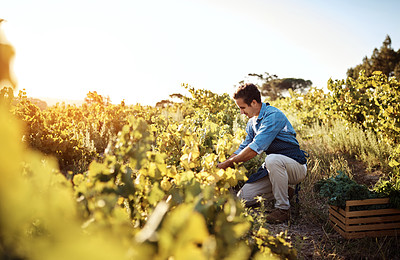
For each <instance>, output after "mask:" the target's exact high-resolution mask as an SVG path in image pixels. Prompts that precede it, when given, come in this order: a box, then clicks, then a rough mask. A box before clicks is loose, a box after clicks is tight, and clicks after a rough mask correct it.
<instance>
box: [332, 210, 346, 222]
mask: <svg viewBox="0 0 400 260" xmlns="http://www.w3.org/2000/svg"><path fill="white" fill-rule="evenodd" d="M329 214H332V215H333V216H335V217H336V218H337V219H338V220H339V221H340V222H342V223H346V218H345V216H344V215H342V214H340V213H339V212H337V211H336V210H333V209H331V208H329Z"/></svg>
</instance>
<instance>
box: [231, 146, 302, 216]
mask: <svg viewBox="0 0 400 260" xmlns="http://www.w3.org/2000/svg"><path fill="white" fill-rule="evenodd" d="M265 167H266V169H267V170H268V176H266V177H264V178H262V179H260V180H257V181H255V182H252V183H246V184H244V186H243V187H242V188H241V189H240V191H239V192H238V194H237V196H238V197H239V198H240V199H242V200H244V201H245V204H246V206H251V205H254V204H256V203H257V199H256V197H257V196H261V197H263V198H265V199H268V200H271V199H274V198H275V208H279V209H285V210H287V209H289V208H290V203H289V196H288V185H289V184H290V185H295V184H298V183H299V182H301V181H302V180H304V178H305V177H306V175H307V166H306V165H305V164H300V163H298V162H297V161H295V160H293V159H292V158H289V157H287V156H285V155H281V154H270V155H268V156H267V157H266V158H265Z"/></svg>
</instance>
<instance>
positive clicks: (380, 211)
mask: <svg viewBox="0 0 400 260" xmlns="http://www.w3.org/2000/svg"><path fill="white" fill-rule="evenodd" d="M388 214H400V210H398V209H371V210H358V211H348V212H346V216H347V217H349V218H351V217H366V216H375V215H388Z"/></svg>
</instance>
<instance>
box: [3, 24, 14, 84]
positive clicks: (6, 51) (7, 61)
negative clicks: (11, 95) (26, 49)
mask: <svg viewBox="0 0 400 260" xmlns="http://www.w3.org/2000/svg"><path fill="white" fill-rule="evenodd" d="M3 21H4V19H1V18H0V83H1V84H3V83H6V82H8V83H10V84H11V86H12V87H13V88H14V89H15V88H16V86H17V81H16V79H15V77H14V74H13V73H12V71H11V61H12V59H13V58H14V55H15V50H14V48H13V47H12V46H11V44H9V42H8V41H7V39H6V38H5V35H4V33H3V32H2V30H1V23H2V22H3ZM1 87H3V86H1Z"/></svg>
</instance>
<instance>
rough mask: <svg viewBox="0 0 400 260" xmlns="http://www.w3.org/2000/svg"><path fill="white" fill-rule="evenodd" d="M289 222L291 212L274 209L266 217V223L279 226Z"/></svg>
mask: <svg viewBox="0 0 400 260" xmlns="http://www.w3.org/2000/svg"><path fill="white" fill-rule="evenodd" d="M288 220H289V210H285V209H277V208H276V209H274V210H273V211H272V212H271V213H269V214H268V215H267V217H266V221H267V222H268V223H270V224H279V223H283V222H285V221H288Z"/></svg>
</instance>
